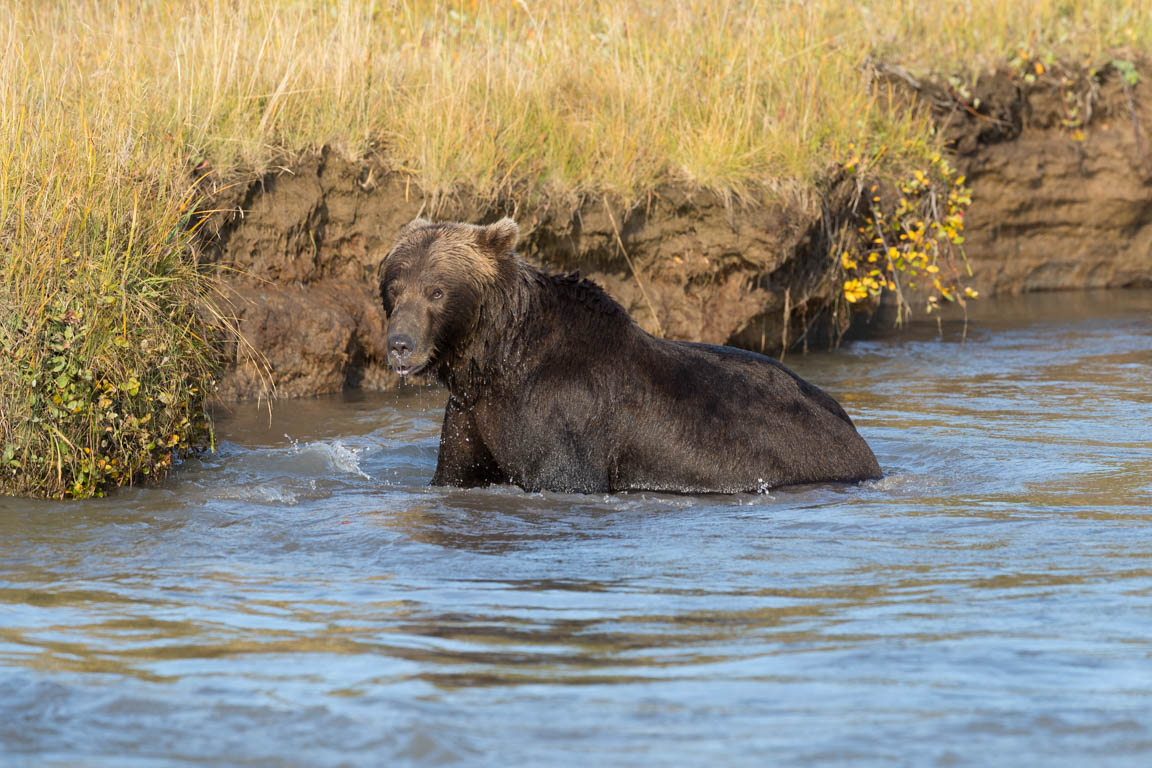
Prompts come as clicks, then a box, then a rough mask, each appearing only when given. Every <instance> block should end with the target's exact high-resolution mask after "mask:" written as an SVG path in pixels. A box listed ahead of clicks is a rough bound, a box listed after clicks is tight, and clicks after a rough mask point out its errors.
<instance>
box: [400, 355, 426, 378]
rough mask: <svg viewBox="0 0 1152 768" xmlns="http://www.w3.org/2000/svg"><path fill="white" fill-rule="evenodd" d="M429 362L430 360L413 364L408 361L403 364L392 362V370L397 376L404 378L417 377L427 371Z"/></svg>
mask: <svg viewBox="0 0 1152 768" xmlns="http://www.w3.org/2000/svg"><path fill="white" fill-rule="evenodd" d="M430 362H431V360H430V359H429V360H422V361H421V362H419V363H413V362H412V361H410V360H405V361H404V362H399V361H397V360H392V370H394V371H396V373H397V374H399V375H400V376H404V377H408V376H418V375H419V374H421V373H423V372H424V371H425V370H427V369H428V364H429V363H430Z"/></svg>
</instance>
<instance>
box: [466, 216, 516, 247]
mask: <svg viewBox="0 0 1152 768" xmlns="http://www.w3.org/2000/svg"><path fill="white" fill-rule="evenodd" d="M519 239H520V227H518V226H517V225H516V222H515V221H513V220H512V219H509V218H507V217H505V218H503V219H500V221H497V222H496V223H494V224H489V225H488V226H486V227H480V228H479V229H478V230H477V231H476V243H477V244H478V245H479V246H481V247H482V248H484V249H485V250H487V251H488V252H489V253H491V254H492V255H494V256H503V255H504V254H505V253H508V251H511V250H512V249H513V248H515V247H516V241H518V240H519Z"/></svg>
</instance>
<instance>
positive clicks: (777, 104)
mask: <svg viewBox="0 0 1152 768" xmlns="http://www.w3.org/2000/svg"><path fill="white" fill-rule="evenodd" d="M1150 42H1152V8H1150V7H1149V6H1148V5H1147V4H1146V3H1133V2H1130V1H1129V0H1035V1H1034V2H1028V3H1021V2H1016V1H1015V0H872V1H871V2H866V1H865V2H854V3H849V2H844V1H843V0H803V1H801V0H683V1H682V2H667V3H652V2H645V1H642V0H491V1H490V2H477V1H475V0H460V1H458V2H447V1H446V0H408V1H404V0H396V1H394V2H371V1H367V2H365V1H364V0H355V1H353V0H283V2H271V1H270V0H252V1H251V2H235V1H234V0H219V1H214V0H201V1H200V2H177V1H176V0H150V1H148V2H130V1H129V0H77V1H75V2H68V1H67V0H55V1H54V0H24V1H23V2H19V1H17V0H0V258H2V259H3V261H2V263H0V270H2V272H0V274H2V276H3V280H4V290H3V294H2V295H0V345H2V350H0V438H2V439H3V443H2V446H3V447H2V449H0V450H2V456H3V461H2V462H0V464H2V466H0V478H2V482H0V485H2V487H3V488H6V489H8V490H16V491H19V492H41V493H49V494H53V495H59V494H62V493H72V494H76V495H87V494H90V493H94V492H98V491H99V490H100V489H101V488H102V487H104V485H105V484H107V483H116V482H121V481H123V480H125V479H128V478H132V477H135V476H139V475H140V474H141V473H148V474H153V475H154V474H157V473H159V472H162V471H163V469H164V467H165V465H166V462H168V461H170V451H169V449H170V448H173V447H177V446H179V445H182V444H185V443H187V442H195V441H197V440H202V439H203V435H204V434H205V433H204V432H203V419H202V415H201V411H200V406H199V401H200V398H201V397H202V396H203V390H204V389H205V387H206V386H207V383H208V382H209V381H210V379H211V375H210V372H211V370H212V365H213V358H212V353H211V347H210V345H208V344H206V343H205V335H204V334H205V333H206V329H205V325H204V321H203V320H202V315H203V312H202V311H198V310H197V309H196V307H197V303H198V302H199V303H200V305H201V306H203V297H204V295H205V292H206V291H207V290H208V288H209V285H208V282H206V281H207V280H208V279H207V278H206V277H205V276H203V275H202V274H201V272H200V271H199V270H197V269H196V267H195V265H194V263H193V262H194V259H193V254H192V252H191V250H190V238H189V235H188V230H189V226H188V225H189V223H190V222H189V220H188V215H189V211H190V209H191V207H192V206H193V203H194V198H195V195H196V192H195V191H194V189H193V191H191V192H190V191H189V189H190V184H191V179H192V178H193V177H194V176H195V175H196V173H197V172H198V171H197V170H196V169H201V170H204V169H209V168H211V169H214V170H216V171H218V172H220V173H223V174H225V175H226V174H227V173H228V172H229V171H231V170H233V169H236V168H238V167H248V168H252V169H262V168H266V167H268V166H269V165H272V164H276V163H281V162H284V157H285V155H290V154H291V153H292V152H294V151H298V150H301V149H304V148H308V147H314V146H318V145H323V144H330V145H335V146H337V147H339V148H341V149H343V150H344V151H345V152H347V153H349V154H351V155H359V154H362V153H366V152H374V153H378V154H379V155H381V156H382V157H384V158H385V159H386V160H387V161H388V162H390V163H391V164H392V166H393V167H394V169H396V170H397V171H399V172H403V173H408V174H410V175H411V177H412V179H413V182H414V183H415V184H417V185H419V186H420V187H422V188H423V189H424V191H425V192H426V193H427V194H430V195H434V196H435V195H445V194H450V193H451V192H452V191H453V190H456V189H459V188H461V187H467V188H469V189H470V190H472V191H474V192H479V193H481V194H497V193H499V192H502V191H509V190H515V191H516V192H517V193H518V194H525V195H545V196H553V195H578V194H586V193H597V194H613V195H616V196H618V197H620V198H622V199H625V200H627V199H635V198H637V197H638V196H640V195H642V194H644V193H645V192H646V191H647V190H649V189H651V188H653V187H654V186H655V185H657V184H659V183H661V182H663V181H668V180H671V181H676V182H680V183H684V184H689V185H695V186H698V187H703V188H709V189H713V190H716V191H719V192H721V193H725V194H737V195H742V194H748V193H751V192H753V191H755V190H756V189H758V188H763V187H769V188H770V187H771V186H772V185H774V184H777V183H779V182H780V181H781V180H784V179H799V180H801V181H804V180H810V179H812V178H814V177H816V176H818V175H819V174H821V173H822V172H824V171H825V170H826V169H827V168H828V167H829V166H830V165H832V164H834V163H836V162H838V161H841V160H844V159H846V158H848V157H850V156H853V155H854V154H856V153H857V152H858V148H859V144H860V142H861V141H862V140H867V142H868V143H870V144H871V145H873V146H879V145H884V146H886V147H888V148H889V150H888V151H886V152H884V153H881V157H882V162H883V163H892V164H900V163H901V162H904V161H905V160H908V158H910V157H914V156H915V157H922V156H926V155H927V154H928V153H930V152H931V151H932V149H933V147H934V145H935V144H936V141H937V140H936V138H935V137H934V136H933V135H932V130H931V126H930V125H929V124H928V123H927V122H926V121H925V120H923V119H921V118H920V117H919V116H917V115H916V114H914V113H911V112H909V111H907V110H904V109H900V108H898V107H896V106H894V105H893V104H892V103H891V102H890V100H889V99H888V98H887V97H886V94H885V93H883V92H877V91H875V90H873V89H872V88H870V87H869V86H868V84H867V76H866V74H865V73H864V72H863V71H862V70H863V67H864V65H865V62H866V61H867V60H868V58H869V57H873V58H880V59H886V60H889V61H896V62H898V63H901V64H903V65H904V66H906V67H908V68H910V69H912V70H914V71H930V70H935V71H946V72H959V73H961V74H967V75H971V73H972V72H975V71H978V70H980V69H983V68H986V67H988V66H990V65H993V64H995V63H999V62H1002V61H1005V60H1007V59H1008V58H1010V57H1014V56H1020V55H1021V54H1023V55H1024V56H1025V57H1044V56H1050V55H1051V56H1059V57H1061V58H1064V59H1076V60H1080V59H1098V58H1100V57H1103V56H1106V55H1109V56H1110V55H1116V53H1115V52H1116V51H1117V50H1120V51H1124V50H1130V51H1131V50H1137V51H1139V50H1147V49H1148V47H1149V44H1150ZM65 374H67V376H65ZM149 398H151V399H149ZM133 420H135V421H133ZM133 425H135V426H133ZM174 441H175V442H174ZM130 444H131V445H135V446H137V448H138V449H139V450H136V451H135V453H132V456H133V457H134V458H131V459H129V458H126V457H127V455H128V454H125V453H124V451H125V450H126V446H129V445H130ZM113 459H116V462H117V465H116V467H115V468H114V469H112V470H108V469H107V468H108V467H109V466H112V465H111V464H110V462H111V461H112V460H113ZM101 461H103V462H104V463H103V464H101V463H100V462H101ZM128 465H130V466H128Z"/></svg>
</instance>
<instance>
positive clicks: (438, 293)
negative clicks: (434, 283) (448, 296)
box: [432, 288, 444, 301]
mask: <svg viewBox="0 0 1152 768" xmlns="http://www.w3.org/2000/svg"><path fill="white" fill-rule="evenodd" d="M442 298H444V291H442V290H440V289H439V288H437V289H436V290H434V291H432V301H440V299H442Z"/></svg>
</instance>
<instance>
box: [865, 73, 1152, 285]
mask: <svg viewBox="0 0 1152 768" xmlns="http://www.w3.org/2000/svg"><path fill="white" fill-rule="evenodd" d="M1029 71H1030V73H1032V76H1031V77H1027V78H1026V77H1025V76H1024V75H1022V74H1021V73H1018V72H1011V71H1007V70H1002V71H999V72H996V73H993V74H989V75H986V76H984V77H982V78H980V79H979V80H978V81H977V83H976V84H975V85H974V86H972V87H971V88H969V89H968V92H967V93H966V94H964V93H960V92H958V91H957V90H956V89H955V88H954V87H952V86H950V85H948V84H945V83H941V82H917V81H915V80H914V79H912V78H909V77H907V75H906V74H905V73H902V72H900V71H899V70H892V69H886V68H882V71H881V73H880V76H881V77H885V78H887V79H889V80H891V81H894V82H897V83H899V84H901V85H903V86H906V87H908V88H909V89H910V90H913V91H915V92H916V93H917V94H918V97H919V99H920V100H921V101H922V102H925V103H927V104H928V105H930V107H931V109H932V110H933V113H934V115H935V117H936V120H937V123H938V125H939V126H940V128H941V130H943V131H944V133H945V136H946V137H947V139H948V141H949V144H950V146H951V147H952V148H953V150H954V152H955V155H956V160H955V163H956V165H957V166H958V167H959V168H960V169H961V171H962V172H964V173H966V174H967V176H968V181H969V184H970V185H971V187H972V190H973V194H972V206H971V208H970V209H969V212H968V216H967V217H966V221H965V229H966V239H967V242H966V245H965V250H966V252H967V255H968V259H969V262H970V264H971V267H972V271H973V278H974V279H973V283H974V286H975V287H977V288H979V289H981V290H982V291H984V292H985V293H987V294H992V293H1022V292H1026V291H1039V290H1069V289H1087V288H1124V287H1135V286H1148V285H1152V96H1150V95H1149V90H1148V84H1147V83H1148V78H1149V75H1150V73H1152V67H1150V66H1148V64H1147V63H1146V62H1145V63H1143V64H1141V65H1140V67H1139V71H1140V72H1142V73H1144V74H1143V76H1142V82H1141V83H1139V84H1138V85H1136V86H1135V87H1133V86H1131V85H1128V84H1127V83H1126V82H1125V80H1124V78H1123V77H1122V76H1121V73H1120V72H1119V71H1117V70H1116V69H1115V68H1114V67H1111V66H1108V67H1106V68H1104V69H1102V70H1101V71H1099V72H1097V73H1095V74H1093V73H1091V72H1089V71H1087V70H1085V69H1083V68H1070V67H1064V66H1055V67H1049V68H1047V69H1045V70H1044V72H1043V75H1041V76H1039V77H1037V76H1035V74H1034V72H1035V69H1034V65H1029Z"/></svg>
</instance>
